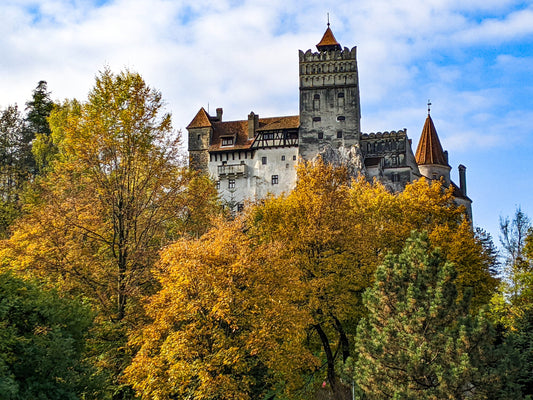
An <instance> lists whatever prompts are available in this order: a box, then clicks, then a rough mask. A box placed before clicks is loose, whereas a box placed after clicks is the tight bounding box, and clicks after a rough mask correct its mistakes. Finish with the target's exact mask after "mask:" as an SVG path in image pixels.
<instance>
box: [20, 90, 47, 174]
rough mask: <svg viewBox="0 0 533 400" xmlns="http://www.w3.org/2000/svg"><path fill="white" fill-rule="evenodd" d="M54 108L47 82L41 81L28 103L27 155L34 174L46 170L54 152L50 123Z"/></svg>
mask: <svg viewBox="0 0 533 400" xmlns="http://www.w3.org/2000/svg"><path fill="white" fill-rule="evenodd" d="M53 108H54V103H53V101H52V100H51V98H50V92H49V91H48V87H47V83H46V81H39V83H38V84H37V87H36V88H35V89H34V90H33V94H32V99H31V100H30V101H28V102H27V103H26V119H25V120H26V140H25V142H26V143H27V151H26V152H25V155H26V160H27V165H28V167H29V168H31V171H32V173H33V174H35V173H37V171H41V172H42V171H43V170H44V168H45V167H46V166H47V165H48V161H49V158H50V157H49V156H48V153H50V152H53V151H54V150H53V142H52V140H51V137H50V134H51V129H50V124H49V123H48V118H49V117H50V114H51V113H52V110H53ZM37 149H38V150H37Z"/></svg>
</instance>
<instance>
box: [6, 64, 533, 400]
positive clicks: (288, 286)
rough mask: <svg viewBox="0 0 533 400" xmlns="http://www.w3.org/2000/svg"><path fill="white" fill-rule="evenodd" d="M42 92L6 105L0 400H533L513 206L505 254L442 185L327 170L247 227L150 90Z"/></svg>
mask: <svg viewBox="0 0 533 400" xmlns="http://www.w3.org/2000/svg"><path fill="white" fill-rule="evenodd" d="M28 97H29V100H28V101H27V103H26V104H25V107H24V109H19V108H18V106H17V105H12V106H8V107H7V108H5V109H2V110H0V154H1V157H0V159H1V164H0V349H1V351H0V398H1V399H6V400H18V399H42V400H47V399H50V400H51V399H67V400H68V399H73V400H74V399H80V400H81V399H86V400H89V399H103V400H111V399H113V400H119V399H120V400H125V399H154V400H164V399H191V400H192V399H194V400H252V399H253V400H256V399H263V400H274V399H276V400H315V399H316V400H329V399H332V400H348V399H376V400H378V399H415V400H416V399H435V400H436V399H528V398H533V292H532V290H533V227H532V225H531V221H530V219H529V217H528V216H527V215H525V214H524V213H523V212H522V211H521V210H520V208H518V209H517V210H516V213H515V215H512V216H503V217H500V227H501V233H500V237H499V238H497V239H493V238H492V237H491V236H490V235H489V234H487V233H486V232H485V231H483V229H481V228H476V227H473V226H472V225H471V223H470V221H469V220H468V218H467V216H466V214H465V210H464V208H462V207H459V206H457V205H456V204H455V202H454V199H453V195H452V192H451V191H450V190H447V189H445V188H444V187H443V185H442V183H441V182H438V181H434V182H428V181H426V180H424V179H420V180H418V181H416V182H414V183H412V184H408V185H407V187H406V188H405V190H404V191H403V192H399V193H391V192H389V191H388V190H387V189H386V188H385V187H384V186H382V185H381V184H380V183H379V182H377V181H374V182H368V181H366V180H365V179H364V178H362V177H360V178H358V179H354V178H353V177H350V175H349V174H348V171H347V170H346V169H345V168H343V167H333V166H331V165H328V164H326V163H324V162H321V161H320V160H318V161H314V162H303V161H302V162H300V163H299V165H298V170H297V173H298V182H297V185H296V187H295V189H294V190H292V191H291V192H289V193H286V194H284V195H282V196H279V197H274V196H271V197H268V198H266V199H263V200H261V201H257V202H253V201H250V203H249V204H247V205H246V207H245V209H244V211H243V212H240V213H237V214H234V213H232V212H230V211H228V207H225V205H224V204H223V203H222V202H221V201H220V199H219V198H218V194H217V190H216V188H215V184H214V182H213V181H212V180H211V179H210V178H209V177H207V176H203V175H200V174H198V173H196V172H194V171H191V170H189V169H188V168H187V155H186V153H185V152H184V150H183V147H182V146H181V145H182V143H181V136H180V132H179V131H176V130H175V128H174V127H173V126H172V120H171V115H170V114H168V113H167V112H166V111H165V109H164V101H163V98H162V95H161V92H159V91H158V90H156V89H154V88H152V87H150V86H149V85H148V84H147V83H146V82H145V81H144V80H143V78H142V77H141V76H140V75H139V74H137V73H135V72H131V71H128V70H126V71H122V72H119V73H113V72H112V71H110V70H109V69H104V70H103V71H101V72H99V73H98V74H97V76H96V78H95V82H94V86H93V88H92V89H91V91H90V92H89V94H88V96H87V98H86V99H83V100H76V99H67V100H64V101H62V102H60V101H53V100H52V94H51V92H50V91H49V90H48V87H47V83H46V82H45V81H40V82H39V83H38V84H37V86H36V88H35V89H34V91H33V93H31V94H28ZM474 213H475V208H474ZM494 240H498V245H499V246H497V245H496V244H495V243H494Z"/></svg>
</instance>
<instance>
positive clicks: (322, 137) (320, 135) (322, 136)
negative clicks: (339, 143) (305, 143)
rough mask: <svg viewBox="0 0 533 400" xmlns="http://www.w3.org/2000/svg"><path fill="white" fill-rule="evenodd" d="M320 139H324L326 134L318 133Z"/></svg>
mask: <svg viewBox="0 0 533 400" xmlns="http://www.w3.org/2000/svg"><path fill="white" fill-rule="evenodd" d="M318 139H319V140H322V139H324V132H318Z"/></svg>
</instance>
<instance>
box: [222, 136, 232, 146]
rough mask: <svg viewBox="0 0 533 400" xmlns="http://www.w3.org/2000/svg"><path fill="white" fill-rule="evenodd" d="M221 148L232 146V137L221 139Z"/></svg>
mask: <svg viewBox="0 0 533 400" xmlns="http://www.w3.org/2000/svg"><path fill="white" fill-rule="evenodd" d="M222 146H233V138H232V137H223V138H222Z"/></svg>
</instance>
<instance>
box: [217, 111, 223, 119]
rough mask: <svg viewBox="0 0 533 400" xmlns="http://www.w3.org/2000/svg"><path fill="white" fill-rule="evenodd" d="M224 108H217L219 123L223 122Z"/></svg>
mask: <svg viewBox="0 0 533 400" xmlns="http://www.w3.org/2000/svg"><path fill="white" fill-rule="evenodd" d="M222 112H223V110H222V108H217V121H219V122H222Z"/></svg>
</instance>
